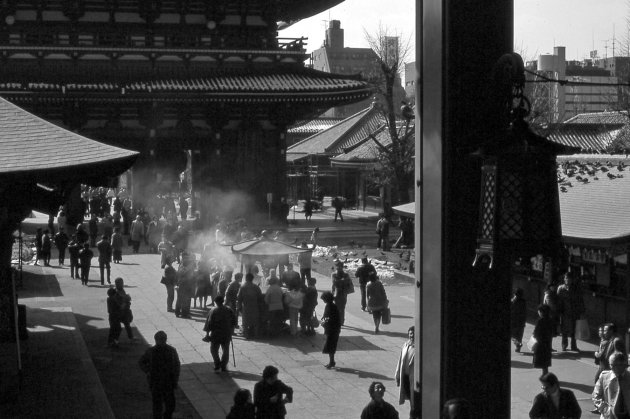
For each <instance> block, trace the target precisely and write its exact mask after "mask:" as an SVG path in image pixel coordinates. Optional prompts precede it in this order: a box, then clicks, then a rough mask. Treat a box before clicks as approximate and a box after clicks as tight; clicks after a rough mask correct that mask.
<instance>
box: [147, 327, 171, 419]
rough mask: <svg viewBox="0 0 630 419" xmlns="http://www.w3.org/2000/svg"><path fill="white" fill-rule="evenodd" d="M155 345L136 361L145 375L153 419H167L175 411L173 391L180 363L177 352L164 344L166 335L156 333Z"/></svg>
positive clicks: (160, 332)
mask: <svg viewBox="0 0 630 419" xmlns="http://www.w3.org/2000/svg"><path fill="white" fill-rule="evenodd" d="M153 338H154V340H155V345H154V346H153V347H151V348H149V349H147V350H146V352H145V353H144V355H142V357H141V358H140V360H139V361H138V365H139V366H140V369H141V370H142V372H144V373H145V374H146V375H147V380H148V382H149V388H150V389H151V400H152V402H153V418H154V419H159V418H164V419H168V418H171V417H172V416H173V412H174V411H175V389H176V388H177V383H178V381H179V372H180V361H179V356H178V354H177V350H176V349H175V348H173V347H172V346H171V345H168V344H167V343H166V341H167V335H166V333H165V332H164V331H162V330H160V331H158V332H157V333H156V334H155V336H154V337H153Z"/></svg>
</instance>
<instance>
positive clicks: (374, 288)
mask: <svg viewBox="0 0 630 419" xmlns="http://www.w3.org/2000/svg"><path fill="white" fill-rule="evenodd" d="M368 281H369V282H368V283H367V285H366V287H365V292H366V296H367V307H368V310H369V311H370V312H371V313H372V318H373V319H374V334H375V335H376V334H378V332H379V326H380V325H381V318H382V316H383V311H385V310H386V309H387V308H388V306H389V300H388V299H387V293H386V292H385V287H384V286H383V283H382V282H381V281H380V280H379V279H378V276H376V273H372V272H371V273H370V275H369V276H368Z"/></svg>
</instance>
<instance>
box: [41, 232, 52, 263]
mask: <svg viewBox="0 0 630 419" xmlns="http://www.w3.org/2000/svg"><path fill="white" fill-rule="evenodd" d="M51 250H52V240H50V234H48V229H46V230H44V233H43V235H42V259H43V260H44V266H50V251H51Z"/></svg>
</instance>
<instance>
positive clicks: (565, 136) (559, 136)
mask: <svg viewBox="0 0 630 419" xmlns="http://www.w3.org/2000/svg"><path fill="white" fill-rule="evenodd" d="M622 127H623V125H622V124H606V125H603V124H598V123H569V122H565V123H562V124H555V125H553V126H552V127H551V128H549V129H548V130H546V132H545V133H543V135H544V136H546V137H547V139H549V140H550V141H553V142H555V143H558V144H562V145H566V146H570V147H576V148H579V149H580V150H582V152H595V153H602V152H604V151H605V150H606V149H608V148H609V147H610V145H611V144H612V142H613V141H614V140H615V138H617V135H618V134H619V130H620V129H621V128H622Z"/></svg>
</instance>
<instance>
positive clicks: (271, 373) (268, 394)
mask: <svg viewBox="0 0 630 419" xmlns="http://www.w3.org/2000/svg"><path fill="white" fill-rule="evenodd" d="M291 402H293V389H292V388H291V387H289V386H288V385H286V384H284V383H283V382H282V381H280V380H278V368H276V367H274V366H273V365H267V366H266V367H265V369H264V370H263V373H262V380H260V381H259V382H257V383H256V384H255V385H254V406H256V418H261V419H283V418H284V417H285V416H286V414H287V409H286V407H285V406H284V405H285V404H286V403H291Z"/></svg>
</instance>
